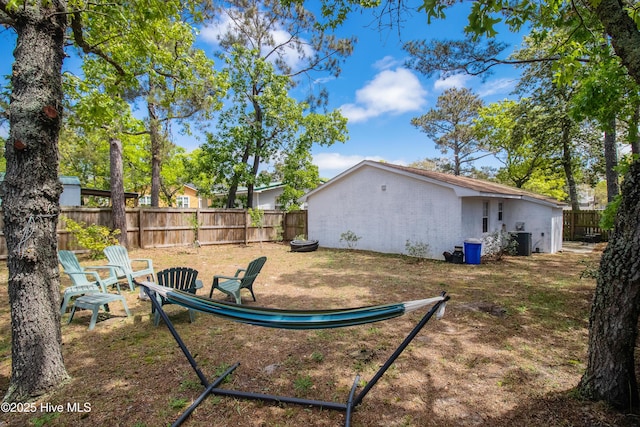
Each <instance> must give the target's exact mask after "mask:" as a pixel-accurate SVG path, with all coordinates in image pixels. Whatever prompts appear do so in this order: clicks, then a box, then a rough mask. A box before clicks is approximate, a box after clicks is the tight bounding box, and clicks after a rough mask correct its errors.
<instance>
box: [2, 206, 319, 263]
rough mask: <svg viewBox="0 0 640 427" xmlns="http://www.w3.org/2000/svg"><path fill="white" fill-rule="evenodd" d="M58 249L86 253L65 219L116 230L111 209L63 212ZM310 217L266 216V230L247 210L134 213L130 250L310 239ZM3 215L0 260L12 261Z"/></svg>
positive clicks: (273, 213)
mask: <svg viewBox="0 0 640 427" xmlns="http://www.w3.org/2000/svg"><path fill="white" fill-rule="evenodd" d="M60 216H61V218H60V221H58V228H57V234H58V248H59V249H67V250H74V251H84V249H83V248H81V247H80V246H79V245H78V244H77V242H76V241H75V239H74V238H73V235H71V233H69V232H68V231H67V230H66V226H65V223H64V217H66V218H70V219H72V220H74V221H76V222H78V223H84V224H86V225H92V224H97V225H103V226H105V227H108V228H112V216H111V209H110V208H85V207H66V206H65V207H62V208H61V213H60ZM306 219H307V216H306V211H296V212H289V213H285V212H283V211H275V210H274V211H265V212H264V219H263V223H262V226H260V227H259V226H252V225H251V218H250V217H249V215H248V214H247V211H246V210H243V209H187V208H134V209H127V210H126V220H127V240H128V243H129V247H131V248H136V247H141V248H152V247H155V248H158V247H170V246H189V245H192V244H194V243H195V242H196V241H198V243H199V244H200V245H217V244H228V243H251V242H268V241H281V240H292V239H293V238H294V237H295V236H298V235H301V234H306V229H307V227H306ZM2 230H3V222H2V215H0V259H6V258H7V245H6V240H5V238H4V234H3V232H2Z"/></svg>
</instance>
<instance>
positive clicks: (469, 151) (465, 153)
mask: <svg viewBox="0 0 640 427" xmlns="http://www.w3.org/2000/svg"><path fill="white" fill-rule="evenodd" d="M481 107H482V100H481V99H480V98H479V97H478V95H476V94H474V93H473V92H471V91H470V90H469V89H457V88H452V89H447V90H446V91H445V92H444V93H443V94H442V95H440V96H439V97H438V101H437V103H436V108H432V109H431V110H429V111H428V112H427V113H426V114H423V115H422V116H419V117H414V118H412V119H411V124H412V125H413V126H415V127H416V128H418V129H419V130H420V131H422V132H424V133H426V134H427V136H428V137H429V140H430V141H431V140H432V141H434V142H435V144H436V147H438V148H439V149H440V151H441V152H442V153H443V154H446V153H448V152H449V151H451V152H453V158H454V160H453V171H454V174H455V175H460V173H461V172H462V165H467V164H471V163H473V161H475V160H477V159H478V158H479V157H482V156H481V155H480V153H479V151H480V150H481V147H480V145H479V141H478V140H477V138H476V136H475V134H474V132H473V120H474V119H475V118H476V117H477V116H478V111H479V110H480V108H481Z"/></svg>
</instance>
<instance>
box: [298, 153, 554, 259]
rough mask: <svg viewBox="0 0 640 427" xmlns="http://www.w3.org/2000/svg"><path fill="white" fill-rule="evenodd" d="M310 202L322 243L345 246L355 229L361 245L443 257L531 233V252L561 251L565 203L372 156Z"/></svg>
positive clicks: (315, 234)
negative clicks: (476, 242) (418, 249)
mask: <svg viewBox="0 0 640 427" xmlns="http://www.w3.org/2000/svg"><path fill="white" fill-rule="evenodd" d="M305 199H306V202H307V204H308V207H307V209H308V230H309V232H308V238H309V239H317V240H319V241H320V246H323V247H329V248H341V247H345V242H344V241H342V242H341V236H342V235H343V234H344V233H347V232H352V233H355V235H356V236H358V237H359V238H360V239H359V240H358V241H357V245H356V248H357V249H364V250H371V251H376V252H383V253H406V245H407V242H410V244H411V245H416V246H417V245H428V248H429V257H431V258H434V259H442V254H443V252H445V251H449V252H452V251H453V250H454V247H455V246H463V244H464V242H465V241H466V240H469V239H482V238H483V236H486V235H487V234H490V233H493V232H495V231H499V230H506V231H514V232H515V231H519V232H520V233H521V235H524V237H525V240H526V241H528V243H529V244H530V245H531V251H532V252H546V253H555V252H557V251H560V250H561V249H562V222H563V221H562V209H563V206H564V205H565V204H564V203H562V202H559V201H557V200H555V199H552V198H549V197H546V196H542V195H539V194H535V193H531V192H527V191H524V190H521V189H519V188H513V187H509V186H506V185H501V184H496V183H493V182H489V181H484V180H478V179H472V178H467V177H462V176H455V175H449V174H445V173H440V172H434V171H427V170H422V169H415V168H409V167H405V166H398V165H392V164H389V163H381V162H374V161H370V160H365V161H363V162H361V163H359V164H357V165H356V166H354V167H352V168H351V169H348V170H346V171H345V172H343V173H341V174H340V175H338V176H336V177H334V178H333V179H331V180H329V181H328V182H327V183H325V184H323V185H321V186H320V187H318V188H316V189H315V190H313V191H311V192H309V193H307V194H306V196H305ZM483 246H484V245H483ZM483 249H484V247H483Z"/></svg>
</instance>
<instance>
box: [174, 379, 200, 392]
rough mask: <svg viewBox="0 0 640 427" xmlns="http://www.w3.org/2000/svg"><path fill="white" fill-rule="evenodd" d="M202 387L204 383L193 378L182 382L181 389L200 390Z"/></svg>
mask: <svg viewBox="0 0 640 427" xmlns="http://www.w3.org/2000/svg"><path fill="white" fill-rule="evenodd" d="M201 388H202V384H200V382H199V381H193V380H184V381H182V382H181V383H180V388H179V390H180V391H187V390H195V391H198V390H200V389H201Z"/></svg>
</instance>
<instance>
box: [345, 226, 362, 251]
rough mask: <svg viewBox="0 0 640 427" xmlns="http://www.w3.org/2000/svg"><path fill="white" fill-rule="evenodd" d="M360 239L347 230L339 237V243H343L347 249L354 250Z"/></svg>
mask: <svg viewBox="0 0 640 427" xmlns="http://www.w3.org/2000/svg"><path fill="white" fill-rule="evenodd" d="M360 239H362V237H360V236H358V235H356V233H354V232H353V231H351V230H348V231H346V232H344V233H342V234H341V235H340V243H342V242H345V244H346V245H347V248H348V249H354V248H355V247H356V246H357V245H358V240H360Z"/></svg>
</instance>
